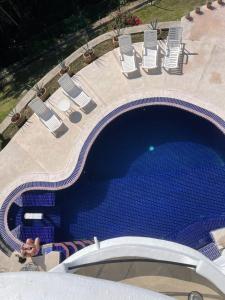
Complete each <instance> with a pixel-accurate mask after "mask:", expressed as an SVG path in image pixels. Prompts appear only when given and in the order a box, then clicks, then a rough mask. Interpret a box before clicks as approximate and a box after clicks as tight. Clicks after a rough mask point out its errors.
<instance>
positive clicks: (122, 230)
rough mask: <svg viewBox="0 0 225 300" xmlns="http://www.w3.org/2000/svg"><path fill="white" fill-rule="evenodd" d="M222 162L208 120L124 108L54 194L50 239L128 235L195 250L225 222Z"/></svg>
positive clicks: (222, 143)
mask: <svg viewBox="0 0 225 300" xmlns="http://www.w3.org/2000/svg"><path fill="white" fill-rule="evenodd" d="M224 164H225V137H224V135H223V134H222V133H221V132H220V131H219V130H218V129H217V128H216V127H215V126H214V125H212V124H211V123H209V122H208V121H206V120H204V119H202V118H200V117H197V116H195V115H193V114H191V113H189V112H185V111H182V110H180V109H177V108H170V107H163V106H154V107H146V108H144V109H143V108H142V109H137V110H134V111H131V112H128V113H126V114H124V115H122V116H120V117H118V118H117V119H116V120H114V121H113V122H111V123H110V124H109V125H108V126H107V127H106V128H105V129H104V130H103V131H102V133H101V134H100V135H99V136H98V138H97V140H96V141H95V143H94V145H93V147H92V149H91V151H90V153H89V155H88V158H87V161H86V164H85V168H84V170H83V173H82V175H81V177H80V178H79V180H78V181H77V182H76V183H75V184H73V185H72V186H71V187H69V188H67V189H64V190H61V191H57V192H55V196H56V207H55V208H54V213H55V214H57V216H59V217H60V222H59V221H58V219H57V222H56V223H55V241H67V240H68V241H70V240H75V239H91V238H93V236H97V237H98V238H99V239H100V240H103V239H107V238H112V237H118V236H125V235H133V236H148V237H155V238H161V239H167V240H173V241H177V242H180V243H183V244H186V245H189V246H191V247H194V248H196V249H198V248H200V247H202V246H204V245H205V244H207V243H209V242H210V236H209V232H210V230H213V229H215V228H219V227H224V226H225V165H224ZM33 197H35V194H33ZM49 210H51V209H49V208H48V209H47V210H46V211H47V212H48V211H49ZM34 211H35V209H34ZM46 214H47V213H46ZM50 219H51V218H50ZM33 226H40V224H33Z"/></svg>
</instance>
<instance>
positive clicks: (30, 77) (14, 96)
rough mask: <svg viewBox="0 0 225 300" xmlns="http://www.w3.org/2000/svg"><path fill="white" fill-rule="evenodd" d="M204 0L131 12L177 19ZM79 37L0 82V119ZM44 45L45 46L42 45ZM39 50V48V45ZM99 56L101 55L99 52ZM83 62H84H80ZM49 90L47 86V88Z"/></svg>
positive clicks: (176, 0) (166, 0)
mask: <svg viewBox="0 0 225 300" xmlns="http://www.w3.org/2000/svg"><path fill="white" fill-rule="evenodd" d="M204 3H205V0H188V1H187V0H161V1H160V0H158V1H156V3H155V5H147V6H145V7H143V8H141V9H139V10H138V11H136V12H135V15H137V16H138V17H140V18H141V20H142V22H143V23H149V21H150V20H153V19H157V20H158V21H171V20H178V19H180V18H181V17H182V16H183V15H185V14H186V13H187V12H188V11H190V10H192V9H194V7H195V6H197V5H202V4H204ZM110 27H111V26H110V25H106V26H103V28H101V30H100V32H95V35H98V34H101V33H102V32H105V31H107V30H108V29H110ZM80 45H81V41H80V42H78V43H76V44H73V43H68V44H66V45H65V47H63V48H62V49H58V48H59V47H58V48H57V47H55V49H56V50H55V52H54V53H52V52H51V53H50V54H49V55H47V56H43V57H42V58H40V59H38V60H35V61H33V62H32V63H30V64H29V65H28V66H26V67H25V68H23V69H22V70H20V71H19V72H15V74H14V76H13V79H12V80H11V81H10V83H9V84H7V85H6V86H3V88H2V91H1V92H0V122H1V121H3V120H4V118H5V117H6V116H7V115H8V114H9V112H10V111H11V110H12V108H13V107H15V106H16V104H17V103H18V101H19V100H20V98H21V93H23V92H24V91H26V90H28V89H29V88H30V86H33V85H34V84H35V83H36V82H37V81H38V80H40V79H41V78H42V77H43V76H44V75H45V74H46V73H47V72H48V71H49V70H51V69H52V68H53V67H54V66H55V65H57V64H58V60H59V59H60V58H63V57H67V56H68V55H69V54H70V53H72V52H73V51H74V50H75V49H77V48H79V46H80ZM104 46H105V45H104V44H102V45H100V46H99V47H100V48H101V47H102V49H100V48H99V49H98V50H99V53H100V52H104ZM44 49H46V48H45V47H44ZM40 50H41V49H40ZM99 56H101V55H100V54H99ZM76 63H77V66H75V65H74V64H73V65H72V71H73V72H74V73H76V72H77V70H79V69H80V68H81V66H80V65H79V64H81V65H82V62H76ZM83 66H85V65H84V64H83ZM49 89H50V90H51V88H49Z"/></svg>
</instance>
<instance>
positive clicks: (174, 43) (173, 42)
mask: <svg viewBox="0 0 225 300" xmlns="http://www.w3.org/2000/svg"><path fill="white" fill-rule="evenodd" d="M180 45H181V44H180V41H178V40H170V41H168V42H167V46H168V48H169V49H172V48H180Z"/></svg>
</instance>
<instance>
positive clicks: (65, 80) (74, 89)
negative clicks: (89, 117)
mask: <svg viewBox="0 0 225 300" xmlns="http://www.w3.org/2000/svg"><path fill="white" fill-rule="evenodd" d="M58 83H59V85H60V86H61V87H62V89H63V91H64V93H65V94H66V95H67V96H68V97H69V98H70V99H71V100H72V101H73V102H74V103H75V104H76V105H78V106H79V107H80V109H81V110H84V108H85V106H87V105H88V104H89V103H90V102H91V101H92V99H91V98H90V97H89V96H88V95H87V94H86V93H85V92H84V91H83V90H82V89H81V88H80V87H78V86H77V85H76V84H75V82H74V81H73V79H72V78H71V77H70V76H69V75H68V74H67V73H66V74H64V75H63V76H62V77H60V78H59V80H58Z"/></svg>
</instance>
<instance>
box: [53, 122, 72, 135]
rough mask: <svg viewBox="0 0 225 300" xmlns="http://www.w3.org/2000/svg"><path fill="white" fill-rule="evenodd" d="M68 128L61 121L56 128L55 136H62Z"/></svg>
mask: <svg viewBox="0 0 225 300" xmlns="http://www.w3.org/2000/svg"><path fill="white" fill-rule="evenodd" d="M68 130H69V128H68V127H67V126H66V125H65V124H64V123H62V125H61V126H60V127H59V128H58V129H57V130H56V132H55V137H56V138H60V137H62V136H63V135H64V134H65V133H66V132H67V131H68Z"/></svg>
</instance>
